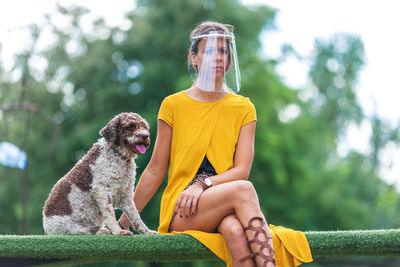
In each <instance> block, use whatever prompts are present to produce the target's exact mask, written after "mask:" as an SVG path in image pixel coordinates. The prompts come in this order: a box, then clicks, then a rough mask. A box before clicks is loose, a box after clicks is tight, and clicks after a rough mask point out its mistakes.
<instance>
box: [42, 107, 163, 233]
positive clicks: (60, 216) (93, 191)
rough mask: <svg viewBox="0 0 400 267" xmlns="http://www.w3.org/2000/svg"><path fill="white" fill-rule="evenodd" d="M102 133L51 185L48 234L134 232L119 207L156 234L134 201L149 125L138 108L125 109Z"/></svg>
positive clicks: (139, 227) (45, 224)
mask: <svg viewBox="0 0 400 267" xmlns="http://www.w3.org/2000/svg"><path fill="white" fill-rule="evenodd" d="M100 135H101V136H102V138H100V139H99V140H98V141H97V142H96V143H95V144H94V145H93V147H92V148H91V149H90V150H89V151H88V153H87V154H86V155H85V156H84V157H83V158H82V159H81V160H80V161H79V162H78V163H77V164H76V165H75V166H74V167H73V168H72V169H71V170H70V171H69V172H68V173H67V174H66V175H65V176H64V177H62V178H61V179H60V180H59V181H58V182H57V183H56V185H55V186H54V187H53V189H52V190H51V193H50V195H49V197H48V199H47V201H46V203H45V206H44V208H43V228H44V231H45V233H46V234H49V235H65V234H113V235H131V234H132V232H130V231H127V230H123V229H121V227H120V226H119V224H118V222H117V220H116V218H115V213H114V208H115V207H117V208H120V209H121V210H122V211H124V212H125V213H126V214H127V216H128V219H129V221H130V222H131V224H132V227H133V228H134V230H135V231H137V232H139V233H141V234H156V233H157V232H155V231H152V230H150V229H149V228H147V226H146V225H145V224H144V223H143V221H142V220H141V219H140V216H139V213H138V211H137V209H136V207H135V204H134V202H133V190H134V185H135V176H136V170H135V169H136V165H135V161H134V158H136V156H137V155H138V154H143V153H145V152H146V148H148V147H149V145H150V134H149V124H148V123H147V121H146V120H145V119H143V118H142V117H141V116H139V115H138V114H136V113H121V114H119V115H117V116H116V117H114V118H113V119H112V120H111V121H110V122H109V123H108V124H107V125H106V126H105V127H104V128H103V129H101V131H100Z"/></svg>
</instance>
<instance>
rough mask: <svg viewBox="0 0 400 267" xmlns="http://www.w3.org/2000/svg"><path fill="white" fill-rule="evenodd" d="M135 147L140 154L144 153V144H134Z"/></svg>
mask: <svg viewBox="0 0 400 267" xmlns="http://www.w3.org/2000/svg"><path fill="white" fill-rule="evenodd" d="M135 147H136V149H137V151H139V152H140V154H144V153H146V147H145V146H144V145H136V146H135Z"/></svg>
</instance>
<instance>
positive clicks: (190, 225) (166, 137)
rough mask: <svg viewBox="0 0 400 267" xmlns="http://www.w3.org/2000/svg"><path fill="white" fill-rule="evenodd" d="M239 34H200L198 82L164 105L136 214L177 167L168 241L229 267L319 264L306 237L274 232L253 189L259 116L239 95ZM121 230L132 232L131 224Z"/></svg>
mask: <svg viewBox="0 0 400 267" xmlns="http://www.w3.org/2000/svg"><path fill="white" fill-rule="evenodd" d="M232 31H233V27H232V26H230V25H225V24H220V23H217V22H211V21H206V22H203V23H201V24H199V25H198V26H197V27H196V28H195V29H194V30H193V31H192V33H191V35H190V39H191V42H192V43H191V46H190V49H189V54H188V65H189V69H192V70H193V71H194V74H195V78H196V80H195V83H194V84H193V86H192V87H191V88H189V89H187V90H185V91H181V92H179V93H176V94H173V95H171V96H168V97H167V98H165V99H164V101H163V102H162V104H161V107H160V111H159V114H158V125H157V138H156V142H155V146H154V151H153V155H152V158H151V160H150V162H149V164H148V165H147V167H146V169H145V170H144V172H143V174H142V176H141V178H140V180H139V182H138V185H137V187H136V192H135V196H134V200H135V203H136V207H137V208H138V210H139V211H141V210H142V209H143V208H144V206H145V205H146V204H147V203H148V201H149V200H150V199H151V197H152V196H153V195H154V193H155V192H156V190H157V189H158V187H159V186H160V184H161V183H162V180H163V178H164V175H165V173H166V172H167V169H168V167H169V172H168V185H167V187H166V189H165V191H164V193H163V197H162V202H161V211H160V227H159V229H158V231H159V232H160V233H168V232H172V233H185V234H189V235H191V236H193V237H195V238H196V239H198V240H199V241H200V242H202V243H203V244H204V245H206V246H207V247H208V248H210V249H211V250H212V251H213V252H214V253H215V254H216V255H217V256H219V257H220V258H222V259H223V260H224V261H226V262H227V264H228V266H230V265H233V266H255V265H257V266H276V264H278V265H279V266H294V265H299V264H301V263H302V262H309V261H312V259H311V254H310V250H309V247H308V243H307V240H306V238H305V236H304V234H303V233H301V232H297V231H293V230H290V229H286V228H283V227H276V228H274V229H272V231H270V229H269V227H268V224H267V223H266V220H265V217H264V215H263V214H262V212H261V209H260V206H259V202H258V197H257V194H256V191H255V190H254V188H253V185H252V184H251V182H249V181H248V177H249V173H250V170H251V165H252V162H253V156H254V135H255V128H256V112H255V108H254V106H253V104H252V103H251V102H250V100H249V99H248V98H245V97H242V96H240V95H237V94H235V93H234V92H233V91H236V92H237V91H238V90H239V87H240V75H239V71H238V66H237V53H236V47H235V39H234V35H233V33H232ZM230 77H231V80H229V79H230ZM199 166H200V167H199ZM120 224H121V226H122V227H123V228H125V229H127V228H128V227H129V221H128V220H127V218H126V216H124V215H123V216H122V217H121V219H120ZM244 228H245V230H243V229H244ZM271 232H272V235H271ZM221 234H222V235H221ZM291 241H293V242H291ZM274 249H275V252H274Z"/></svg>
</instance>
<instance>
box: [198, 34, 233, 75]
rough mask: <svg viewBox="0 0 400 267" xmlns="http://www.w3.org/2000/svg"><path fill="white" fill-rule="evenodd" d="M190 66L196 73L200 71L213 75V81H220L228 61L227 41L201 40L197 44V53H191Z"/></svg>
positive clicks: (220, 39)
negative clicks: (194, 67) (194, 68)
mask: <svg viewBox="0 0 400 267" xmlns="http://www.w3.org/2000/svg"><path fill="white" fill-rule="evenodd" d="M191 58H192V64H193V66H196V68H197V70H198V72H199V71H200V70H202V69H201V67H202V66H203V68H205V69H203V70H202V71H207V72H213V73H215V79H222V78H223V77H224V75H225V70H227V67H228V64H229V61H230V52H229V47H228V44H227V41H226V40H225V39H223V38H218V39H217V40H214V41H211V42H210V41H208V40H207V39H202V40H201V41H200V42H199V44H198V53H197V54H194V53H193V52H191Z"/></svg>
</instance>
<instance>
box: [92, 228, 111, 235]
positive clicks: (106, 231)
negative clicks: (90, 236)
mask: <svg viewBox="0 0 400 267" xmlns="http://www.w3.org/2000/svg"><path fill="white" fill-rule="evenodd" d="M109 234H111V232H110V230H108V229H107V228H101V229H100V230H99V231H97V233H96V235H109Z"/></svg>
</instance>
